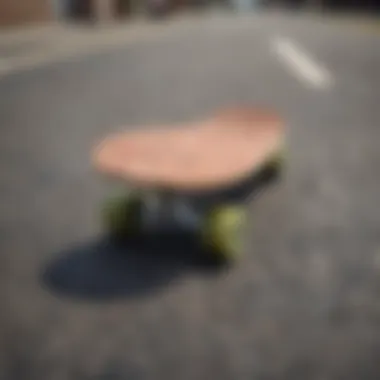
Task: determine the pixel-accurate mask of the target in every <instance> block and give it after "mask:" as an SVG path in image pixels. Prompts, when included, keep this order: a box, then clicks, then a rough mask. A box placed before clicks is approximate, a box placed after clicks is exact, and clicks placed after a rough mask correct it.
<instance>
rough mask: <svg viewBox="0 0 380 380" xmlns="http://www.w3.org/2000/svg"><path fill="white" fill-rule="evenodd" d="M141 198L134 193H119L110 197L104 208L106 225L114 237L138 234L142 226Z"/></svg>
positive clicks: (103, 214) (103, 213)
mask: <svg viewBox="0 0 380 380" xmlns="http://www.w3.org/2000/svg"><path fill="white" fill-rule="evenodd" d="M141 209H142V201H141V199H140V198H139V197H138V196H137V195H135V194H133V195H128V194H124V195H119V196H114V197H112V198H110V199H108V200H107V201H106V202H105V204H104V206H103V210H102V217H103V223H104V227H105V229H106V230H107V232H108V234H109V235H110V236H111V237H113V238H125V237H133V236H136V235H137V234H138V233H139V232H140V227H141Z"/></svg>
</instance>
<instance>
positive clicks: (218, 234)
mask: <svg viewBox="0 0 380 380" xmlns="http://www.w3.org/2000/svg"><path fill="white" fill-rule="evenodd" d="M244 221H245V210H244V209H243V208H242V207H240V206H235V205H232V206H222V207H217V208H215V209H214V210H212V211H211V212H210V213H209V215H207V216H206V220H205V223H204V225H203V230H202V243H203V246H204V247H205V248H206V249H207V250H208V251H209V252H210V253H211V254H212V256H213V258H215V259H217V260H218V261H222V262H231V261H234V260H235V259H236V258H237V257H238V255H239V253H240V250H241V231H242V227H243V225H244Z"/></svg>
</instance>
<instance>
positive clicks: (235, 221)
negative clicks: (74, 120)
mask: <svg viewBox="0 0 380 380" xmlns="http://www.w3.org/2000/svg"><path fill="white" fill-rule="evenodd" d="M283 131H284V127H283V124H282V122H281V120H280V118H279V117H278V116H277V115H276V114H275V113H273V112H271V111H267V110H260V109H252V108H232V109H227V110H223V111H222V112H218V113H216V114H215V115H214V116H212V117H210V118H207V119H204V120H201V121H199V122H193V123H188V124H186V125H184V124H182V125H167V126H165V125H164V126H159V127H156V128H149V129H148V130H146V128H144V129H143V130H140V131H132V132H125V133H119V134H115V135H113V136H110V137H108V138H106V139H105V140H103V141H102V142H101V143H100V144H99V145H98V146H97V147H96V148H95V151H94V154H93V159H94V164H95V166H96V168H97V169H98V170H99V171H100V172H101V173H103V174H105V175H106V176H110V177H112V178H114V179H116V180H117V181H121V182H126V183H127V184H130V186H131V187H134V188H135V189H138V191H135V192H134V193H132V194H131V193H128V192H126V193H125V194H124V193H123V194H121V196H120V197H117V198H112V199H111V202H107V204H106V207H105V208H104V209H103V210H104V214H103V216H104V222H105V224H106V228H107V230H108V231H109V233H110V235H112V236H115V237H117V238H119V237H122V238H124V237H135V236H141V235H142V233H143V232H147V231H151V228H153V229H154V228H158V229H162V228H164V227H165V226H171V227H173V226H178V225H182V227H186V229H187V228H190V229H191V230H194V231H198V232H199V237H200V239H201V241H202V247H205V248H206V249H207V250H208V249H209V248H210V249H211V251H212V252H213V254H214V256H213V257H217V258H218V260H219V259H222V261H225V260H226V259H227V261H229V260H230V259H232V258H234V257H236V255H237V254H238V252H239V251H240V248H239V247H240V244H239V241H240V240H241V239H240V234H241V229H242V226H243V225H244V220H245V215H246V210H245V207H244V206H242V205H241V204H239V203H238V202H236V201H235V200H231V199H229V200H228V201H224V200H223V201H218V202H217V203H214V202H210V201H209V199H207V196H206V195H205V194H207V191H208V190H211V192H212V191H213V190H215V189H220V188H224V187H226V188H227V187H231V185H232V187H233V185H235V184H236V183H239V182H240V181H244V180H245V179H246V177H247V178H249V177H251V176H252V175H254V174H256V172H260V171H261V170H262V169H263V168H265V167H266V166H269V167H271V166H272V165H273V163H274V162H275V164H274V165H275V167H276V166H277V160H276V156H277V154H278V151H279V150H281V149H282V144H283ZM193 191H194V193H195V194H202V196H201V198H202V200H203V202H200V203H199V202H198V201H197V199H194V198H193V195H191V194H192V192H193ZM123 192H124V190H123ZM185 194H186V195H185ZM195 198H196V197H195ZM205 199H206V201H205ZM167 222H168V223H167Z"/></svg>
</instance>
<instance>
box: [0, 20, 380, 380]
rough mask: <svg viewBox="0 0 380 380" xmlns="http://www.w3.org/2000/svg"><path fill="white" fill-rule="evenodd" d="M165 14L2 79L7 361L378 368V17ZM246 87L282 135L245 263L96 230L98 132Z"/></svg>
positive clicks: (158, 372)
mask: <svg viewBox="0 0 380 380" xmlns="http://www.w3.org/2000/svg"><path fill="white" fill-rule="evenodd" d="M166 28H167V30H166V31H167V33H164V35H163V34H159V33H158V34H154V33H153V32H152V33H153V34H152V35H151V38H144V40H143V41H140V42H139V41H138V39H136V41H133V42H128V43H125V44H123V45H119V46H118V47H113V49H112V50H109V51H103V52H99V53H98V54H92V55H89V56H83V55H82V56H81V57H78V58H72V59H71V60H69V61H67V60H62V61H61V62H56V63H54V64H53V63H52V64H50V65H46V66H40V67H34V68H32V69H30V70H27V71H20V72H14V73H11V74H10V75H6V76H3V77H2V78H0V97H1V102H0V147H1V149H0V155H1V160H0V165H1V170H0V190H1V197H2V201H1V203H0V238H1V239H0V248H1V256H0V258H1V262H0V264H1V265H0V268H1V269H0V271H1V273H0V281H1V293H0V294H1V295H2V307H1V313H0V321H1V324H0V326H1V330H0V331H1V334H2V336H3V337H2V339H1V340H0V341H1V343H2V344H3V345H4V348H3V349H2V350H1V351H0V352H1V360H2V362H1V366H0V370H1V371H2V373H0V376H3V377H1V379H7V380H16V379H17V380H19V379H28V380H41V379H49V380H63V379H70V380H73V379H78V380H82V379H83V380H84V379H86V380H87V379H91V380H92V379H96V380H105V379H107V380H108V379H112V380H119V379H128V380H129V379H130V380H145V379H155V380H157V379H164V380H169V379H175V380H187V379H189V380H190V379H197V380H201V379H202V380H203V379H204V380H208V379H218V380H253V379H258V380H264V379H270V380H272V379H273V380H281V379H289V380H297V379H300V380H306V379H307V380H309V379H310V380H338V379H342V380H356V379H366V380H371V379H374V380H375V379H379V377H380V364H379V360H378V358H379V355H380V227H379V226H380V210H379V194H380V178H379V170H378V167H379V164H380V149H379V145H380V127H379V126H380V112H379V99H380V39H379V36H378V35H377V34H376V32H375V31H374V32H369V31H366V30H361V29H360V28H358V29H356V28H352V27H349V26H347V25H340V24H335V23H333V22H332V23H331V22H328V23H327V22H326V23H324V22H322V21H321V20H318V19H313V18H312V17H306V16H305V17H303V18H301V17H300V18H297V17H293V16H290V15H287V16H285V15H272V16H264V15H262V16H253V17H239V18H234V17H232V16H231V17H228V16H222V15H215V16H209V17H207V18H206V17H205V18H199V19H195V20H192V21H191V22H189V21H186V22H185V21H184V22H181V21H180V20H178V21H176V22H174V23H172V24H170V25H168V26H167V27H166ZM238 103H244V104H251V103H253V104H258V105H269V106H273V107H276V108H277V109H278V111H279V112H280V113H281V114H282V115H283V117H284V119H285V120H286V122H287V128H288V147H289V149H288V164H287V170H286V175H285V176H284V178H283V180H282V181H280V182H278V183H277V184H274V185H273V186H271V187H270V188H268V190H267V191H266V192H265V193H263V195H262V196H261V197H260V198H258V199H256V200H253V201H252V202H251V203H250V205H249V214H250V217H249V225H248V228H247V234H246V236H247V238H246V241H245V255H244V258H243V259H242V260H241V262H239V263H238V264H237V265H236V267H234V268H231V269H229V270H225V271H213V270H206V269H205V268H201V267H200V266H199V265H198V264H197V260H195V258H194V256H193V255H192V254H191V252H190V251H189V249H188V245H187V244H184V243H182V244H178V246H176V247H175V248H170V249H169V247H168V248H165V245H164V243H162V245H160V244H158V245H156V246H155V250H153V252H152V251H151V250H149V252H148V249H144V253H142V252H140V251H139V247H134V248H133V249H132V248H131V249H130V250H129V251H128V252H120V251H118V250H117V249H116V248H111V247H109V246H108V245H107V244H106V243H104V242H102V239H101V230H100V227H99V225H98V224H99V223H98V219H97V218H96V216H97V211H98V204H99V202H100V200H101V199H102V197H103V196H104V195H105V194H106V191H107V187H106V186H105V185H104V183H102V181H100V180H99V178H97V176H96V174H95V173H94V172H93V170H92V168H91V166H90V163H89V155H88V154H89V151H90V149H91V147H92V146H93V144H94V143H95V142H96V141H98V139H100V138H102V137H103V136H104V135H105V134H106V133H108V132H111V131H114V130H117V129H118V128H120V127H121V126H122V125H123V124H128V125H132V126H133V125H139V124H143V123H153V122H157V121H177V120H187V119H192V118H195V117H197V116H198V115H204V114H207V113H209V112H210V111H212V110H214V109H215V108H217V107H220V106H224V105H229V104H238ZM226 154H228V152H226ZM150 248H151V247H150ZM141 249H142V248H141ZM141 249H140V250H141Z"/></svg>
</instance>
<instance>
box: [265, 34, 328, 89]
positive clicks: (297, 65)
mask: <svg viewBox="0 0 380 380" xmlns="http://www.w3.org/2000/svg"><path fill="white" fill-rule="evenodd" d="M272 48H273V50H274V52H275V53H276V55H277V56H278V58H280V59H281V60H282V62H284V63H285V64H287V66H288V67H289V68H290V69H291V70H292V71H293V73H294V74H295V75H296V76H297V77H298V78H299V79H301V80H302V81H303V82H306V84H307V85H309V86H312V87H314V88H317V89H328V88H330V87H331V86H332V84H333V78H332V75H331V74H330V73H329V71H328V70H327V69H326V68H325V67H323V66H322V65H321V64H320V63H317V62H316V61H315V60H313V59H312V58H311V57H310V56H309V55H308V54H306V53H305V52H304V51H302V49H301V48H300V47H297V45H296V44H295V42H293V41H292V40H290V39H289V38H285V37H277V38H275V39H273V41H272Z"/></svg>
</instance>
